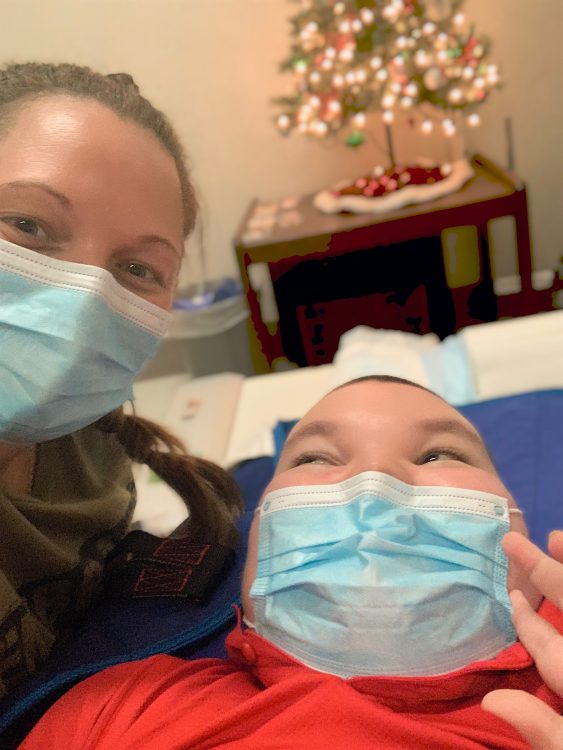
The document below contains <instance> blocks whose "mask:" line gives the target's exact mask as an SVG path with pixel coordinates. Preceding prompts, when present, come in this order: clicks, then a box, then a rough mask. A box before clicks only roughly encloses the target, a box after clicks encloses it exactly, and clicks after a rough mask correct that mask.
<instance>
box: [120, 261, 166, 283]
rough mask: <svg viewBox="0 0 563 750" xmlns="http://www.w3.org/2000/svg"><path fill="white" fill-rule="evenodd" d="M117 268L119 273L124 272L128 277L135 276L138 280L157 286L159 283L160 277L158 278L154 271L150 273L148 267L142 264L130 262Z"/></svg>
mask: <svg viewBox="0 0 563 750" xmlns="http://www.w3.org/2000/svg"><path fill="white" fill-rule="evenodd" d="M119 268H120V270H121V271H124V272H125V273H127V274H129V275H130V276H136V277H137V278H138V279H142V280H143V281H151V282H156V283H158V284H160V283H161V280H160V276H158V275H157V274H156V273H155V272H154V271H152V270H151V269H150V268H149V267H148V266H145V265H144V264H143V263H136V262H135V261H130V262H128V263H122V264H120V265H119Z"/></svg>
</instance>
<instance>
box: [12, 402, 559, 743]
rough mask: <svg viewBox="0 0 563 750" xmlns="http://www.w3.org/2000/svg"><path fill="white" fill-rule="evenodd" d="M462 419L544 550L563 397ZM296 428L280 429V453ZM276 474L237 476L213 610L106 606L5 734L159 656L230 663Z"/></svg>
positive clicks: (22, 704)
mask: <svg viewBox="0 0 563 750" xmlns="http://www.w3.org/2000/svg"><path fill="white" fill-rule="evenodd" d="M460 411H462V412H463V413H464V414H465V415H466V416H467V417H468V418H469V419H470V420H471V421H472V422H473V423H474V424H475V426H476V427H477V428H478V429H479V431H480V432H481V434H482V435H483V437H484V438H485V440H486V442H487V444H488V446H489V449H490V451H491V453H492V455H493V458H494V460H495V462H496V465H497V467H498V470H499V473H500V475H501V476H502V477H503V479H504V481H505V483H506V485H507V486H508V488H509V489H510V491H511V492H512V494H513V495H514V497H515V498H516V499H517V501H518V503H519V505H520V507H521V508H522V510H523V511H524V513H525V518H526V521H527V523H528V526H529V528H530V535H531V537H532V539H533V540H534V541H535V542H536V543H537V544H539V545H540V546H542V547H544V548H545V544H546V538H547V534H548V532H549V531H550V530H551V529H554V528H563V503H562V502H561V494H562V491H561V484H562V476H563V471H562V467H563V390H553V391H541V392H537V393H528V394H522V395H519V396H511V397H508V398H500V399H495V400H492V401H487V402H482V403H477V404H471V405H469V406H466V407H463V408H462V409H461V410H460ZM291 426H292V423H282V424H280V425H279V426H278V428H277V430H276V439H277V444H278V447H281V445H282V444H283V440H284V437H285V435H286V434H287V432H288V430H289V429H290V427H291ZM274 466H275V459H273V458H271V457H267V458H261V459H256V460H253V461H248V462H246V463H245V464H243V465H241V466H239V467H238V468H237V470H236V471H235V476H236V479H237V480H238V482H239V484H240V485H241V487H242V490H243V493H244V495H245V498H246V512H245V514H244V516H243V517H242V519H241V523H240V528H241V532H242V541H241V543H240V545H239V548H238V549H237V555H236V560H235V563H234V565H233V567H232V568H231V569H230V571H229V573H228V575H227V576H226V577H225V578H224V579H223V582H222V583H221V585H220V586H219V588H218V589H217V590H216V591H215V592H214V594H213V596H212V597H211V599H210V601H209V602H208V603H207V604H206V605H205V606H201V605H197V604H193V603H189V602H186V601H184V600H180V601H179V600H177V599H170V600H167V599H162V598H158V599H103V600H102V601H101V602H100V603H99V604H98V605H97V606H96V607H95V608H94V609H92V611H91V612H90V613H89V616H88V618H87V620H86V621H85V622H84V623H82V625H81V626H80V628H79V629H78V631H77V633H76V636H75V638H74V640H73V642H72V643H71V644H70V645H69V647H68V648H66V649H65V651H64V653H61V654H58V655H57V656H56V657H52V658H51V659H50V660H49V661H48V662H47V663H46V664H45V665H44V667H43V668H42V669H41V670H40V672H39V673H38V674H37V675H35V676H34V677H33V678H32V679H31V680H29V681H28V682H27V683H26V684H25V685H24V686H22V688H21V689H20V690H18V691H16V692H15V693H14V694H12V695H11V696H10V697H9V699H7V700H4V701H3V702H2V703H1V704H0V734H2V732H4V731H5V730H7V729H8V728H10V727H12V725H14V724H15V723H16V722H18V721H20V720H21V718H22V717H23V716H24V715H26V714H27V715H30V714H29V712H32V713H31V715H34V714H37V715H40V713H41V711H42V710H44V709H45V707H46V706H47V705H49V703H51V702H52V701H53V700H54V698H55V697H57V696H58V695H60V694H61V693H62V692H64V691H65V690H67V689H68V688H69V687H70V686H71V685H72V684H74V683H76V682H77V681H79V680H80V679H82V678H84V677H86V676H88V675H90V674H94V673H95V672H98V671H99V670H100V669H103V668H104V667H107V666H110V665H112V664H117V663H120V662H124V661H131V660H133V659H140V658H143V657H146V656H150V655H152V654H155V653H159V652H165V653H175V654H177V655H180V656H183V657H185V658H200V657H204V656H222V655H223V638H224V635H225V632H226V631H227V630H228V629H229V628H230V626H231V623H232V620H233V611H232V604H233V603H238V602H239V588H240V576H241V572H242V567H243V564H244V557H245V553H246V536H247V533H248V529H249V526H250V523H251V520H252V515H253V511H254V508H255V507H256V504H257V502H258V500H259V498H260V496H261V494H262V492H263V490H264V488H265V486H266V485H267V483H268V482H269V480H270V478H271V476H272V474H273V471H274ZM0 744H1V743H0Z"/></svg>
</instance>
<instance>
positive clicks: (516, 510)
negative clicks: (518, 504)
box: [508, 508, 524, 516]
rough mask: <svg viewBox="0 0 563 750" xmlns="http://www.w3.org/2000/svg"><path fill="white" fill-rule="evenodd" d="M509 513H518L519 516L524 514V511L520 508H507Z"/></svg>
mask: <svg viewBox="0 0 563 750" xmlns="http://www.w3.org/2000/svg"><path fill="white" fill-rule="evenodd" d="M508 512H509V513H518V514H519V515H520V516H523V515H524V511H522V510H520V508H509V509H508Z"/></svg>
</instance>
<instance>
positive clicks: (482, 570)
mask: <svg viewBox="0 0 563 750" xmlns="http://www.w3.org/2000/svg"><path fill="white" fill-rule="evenodd" d="M258 512H259V514H260V526H259V531H258V564H257V572H256V579H255V581H254V584H253V586H252V588H251V591H250V596H251V599H252V602H253V606H254V623H253V626H254V627H255V629H256V632H257V633H259V634H260V635H262V636H264V637H265V638H267V639H268V640H269V641H271V642H272V643H273V644H275V645H276V646H278V647H279V648H281V649H282V650H283V651H285V652H287V653H288V654H290V655H291V656H293V657H295V658H296V659H298V660H299V661H300V662H302V663H304V664H307V665H308V666H310V667H312V668H313V669H317V670H319V671H322V672H328V673H330V674H335V675H339V676H341V677H352V676H356V675H374V676H375V675H388V676H393V675H400V676H415V675H416V676H422V675H437V674H444V673H447V672H452V671H454V670H456V669H460V668H461V667H464V666H466V665H467V664H470V663H472V662H474V661H477V660H482V659H488V658H492V657H494V656H495V655H496V654H498V653H499V652H500V651H501V650H502V649H503V648H505V647H506V646H508V645H510V644H512V643H514V642H515V640H516V634H515V631H514V628H513V626H512V622H511V605H510V600H509V597H508V593H507V588H506V576H507V567H508V563H507V559H506V556H505V555H504V552H503V551H502V548H501V545H500V542H501V539H502V537H503V536H504V534H505V533H506V532H507V531H508V529H509V509H508V505H507V501H506V500H505V499H504V498H502V497H497V496H496V495H491V494H488V493H485V492H478V491H474V490H466V489H458V488H452V487H413V486H411V485H408V484H405V483H404V482H401V481H399V480H397V479H395V478H394V477H391V476H388V475H386V474H381V473H377V472H365V473H363V474H358V475H357V476H354V477H352V478H350V479H347V480H346V481H344V482H341V483H339V484H332V485H315V486H304V487H288V488H284V489H280V490H276V491H273V492H271V493H269V494H268V495H267V496H266V497H265V499H264V502H263V503H262V506H261V507H260V509H259V511H258Z"/></svg>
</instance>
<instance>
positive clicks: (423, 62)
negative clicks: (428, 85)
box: [414, 49, 430, 68]
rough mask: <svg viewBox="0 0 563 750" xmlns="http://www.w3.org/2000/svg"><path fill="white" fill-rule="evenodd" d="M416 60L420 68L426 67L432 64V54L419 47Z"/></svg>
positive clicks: (415, 56) (415, 55)
mask: <svg viewBox="0 0 563 750" xmlns="http://www.w3.org/2000/svg"><path fill="white" fill-rule="evenodd" d="M414 61H415V63H416V65H418V67H419V68H426V67H427V66H428V65H430V55H428V53H427V52H425V51H424V50H423V49H419V50H417V51H416V52H415V53H414Z"/></svg>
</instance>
